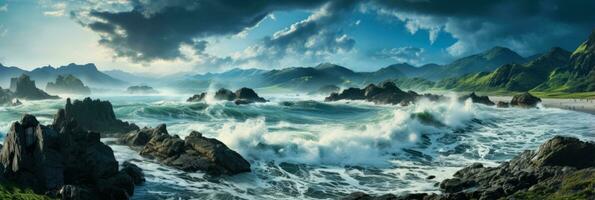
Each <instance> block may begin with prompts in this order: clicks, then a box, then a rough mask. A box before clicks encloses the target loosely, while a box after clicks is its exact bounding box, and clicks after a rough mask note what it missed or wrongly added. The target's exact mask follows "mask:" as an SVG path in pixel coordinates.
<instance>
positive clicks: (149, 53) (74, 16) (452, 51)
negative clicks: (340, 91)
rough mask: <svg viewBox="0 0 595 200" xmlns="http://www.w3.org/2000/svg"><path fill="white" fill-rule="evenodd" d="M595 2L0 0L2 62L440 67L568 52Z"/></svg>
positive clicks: (168, 70)
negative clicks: (489, 54) (492, 54)
mask: <svg viewBox="0 0 595 200" xmlns="http://www.w3.org/2000/svg"><path fill="white" fill-rule="evenodd" d="M593 10H595V1H586V0H585V1H582V0H576V1H568V0H524V1H518V0H450V1H445V0H391V1H388V0H0V63H2V64H4V65H6V66H17V67H21V68H24V69H33V68H36V67H40V66H46V65H51V66H54V67H57V66H62V65H67V64H68V63H78V64H85V63H95V64H96V65H97V66H98V68H99V69H100V70H112V69H119V70H124V71H129V72H135V73H144V74H153V75H165V74H175V73H204V72H220V71H225V70H228V69H232V68H238V67H239V68H262V69H275V68H284V67H293V66H315V65H317V64H319V63H325V62H330V63H335V64H339V65H342V66H346V67H348V68H351V69H353V70H356V71H373V70H377V69H379V68H381V67H385V66H387V65H390V64H394V63H403V62H407V63H411V64H413V65H423V64H427V63H438V64H444V63H448V62H451V61H452V60H454V59H456V58H460V57H462V56H466V55H470V54H474V53H478V52H481V51H485V50H487V49H489V48H492V47H494V46H503V47H508V48H511V49H512V50H514V51H516V52H518V53H519V54H521V55H523V56H530V55H534V54H536V53H540V52H544V51H547V50H548V49H550V48H552V47H555V46H559V47H562V48H565V49H567V50H570V51H572V50H574V48H576V46H578V45H579V44H580V43H581V42H582V41H583V40H585V39H586V37H587V36H588V35H589V34H590V33H591V31H592V30H593V29H594V28H595V12H593Z"/></svg>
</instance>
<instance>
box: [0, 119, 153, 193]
mask: <svg viewBox="0 0 595 200" xmlns="http://www.w3.org/2000/svg"><path fill="white" fill-rule="evenodd" d="M60 113H61V114H60ZM62 114H63V111H62V112H59V114H57V115H56V118H58V117H61V116H60V115H62ZM54 121H55V122H60V124H52V125H50V126H44V125H41V124H39V122H38V121H37V119H36V118H35V117H34V116H32V115H25V116H23V118H22V119H21V120H20V122H15V123H13V125H12V126H11V129H10V131H9V132H8V134H7V135H6V139H5V140H4V148H2V152H0V162H1V163H2V166H4V167H5V170H3V171H4V173H3V175H2V176H3V178H6V179H7V180H10V181H13V182H15V183H17V184H18V185H19V186H21V187H27V188H32V189H33V191H35V192H36V193H39V194H60V195H61V197H62V198H63V199H128V197H129V196H131V195H132V194H133V189H134V183H135V182H134V180H135V179H133V177H138V176H142V171H140V172H139V171H138V170H137V169H133V167H132V166H130V165H125V167H124V169H123V170H122V171H118V162H117V161H116V159H115V157H114V153H113V151H112V149H111V148H110V147H109V146H107V145H105V144H103V143H102V142H100V141H99V133H96V132H90V131H85V130H83V129H81V128H80V127H79V126H78V124H77V123H76V121H74V120H70V121H62V120H54ZM139 173H140V175H139Z"/></svg>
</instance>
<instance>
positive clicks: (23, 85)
mask: <svg viewBox="0 0 595 200" xmlns="http://www.w3.org/2000/svg"><path fill="white" fill-rule="evenodd" d="M10 91H11V92H12V93H13V94H14V97H15V98H22V99H28V100H42V99H58V98H60V97H58V96H52V95H49V94H47V93H45V92H44V91H43V90H40V89H38V88H37V87H36V86H35V81H32V80H31V79H30V78H29V76H27V75H24V74H23V75H21V76H20V77H18V78H11V79H10Z"/></svg>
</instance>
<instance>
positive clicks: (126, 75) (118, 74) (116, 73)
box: [102, 69, 157, 84]
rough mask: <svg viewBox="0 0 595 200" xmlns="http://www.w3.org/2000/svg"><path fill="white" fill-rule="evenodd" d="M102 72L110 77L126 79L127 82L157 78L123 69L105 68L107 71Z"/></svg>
mask: <svg viewBox="0 0 595 200" xmlns="http://www.w3.org/2000/svg"><path fill="white" fill-rule="evenodd" d="M102 72H103V73H104V74H107V75H108V76H111V77H112V78H115V79H118V80H126V82H127V83H129V84H141V83H147V82H154V81H156V80H157V78H155V77H151V76H143V75H138V74H133V73H130V72H125V71H122V70H117V69H115V70H107V71H102Z"/></svg>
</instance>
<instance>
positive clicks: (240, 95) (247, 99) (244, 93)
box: [235, 87, 267, 104]
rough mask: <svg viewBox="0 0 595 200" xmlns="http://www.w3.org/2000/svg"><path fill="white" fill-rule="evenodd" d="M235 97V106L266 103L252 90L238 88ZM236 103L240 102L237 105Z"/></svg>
mask: <svg viewBox="0 0 595 200" xmlns="http://www.w3.org/2000/svg"><path fill="white" fill-rule="evenodd" d="M235 96H236V100H235V102H236V104H247V103H252V102H266V101H267V100H266V99H264V98H262V97H259V96H258V94H256V92H254V90H252V89H250V88H245V87H244V88H240V89H239V90H237V91H236V92H235ZM238 101H242V102H241V103H238Z"/></svg>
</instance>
